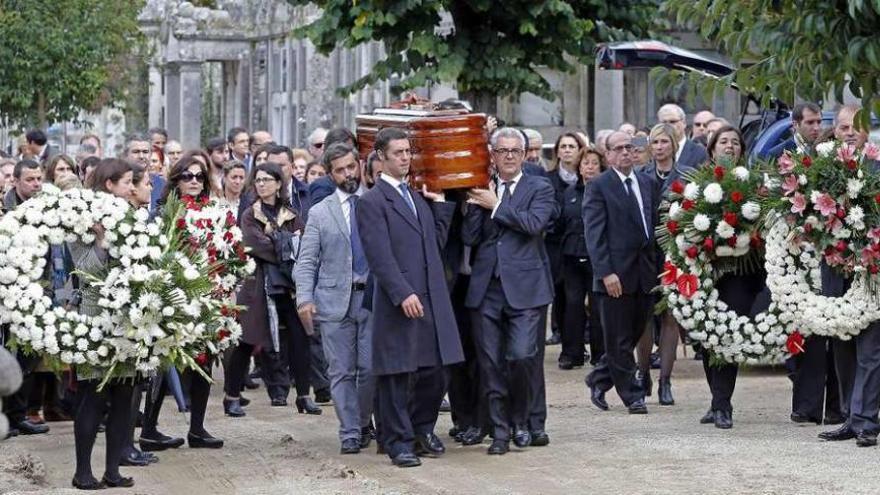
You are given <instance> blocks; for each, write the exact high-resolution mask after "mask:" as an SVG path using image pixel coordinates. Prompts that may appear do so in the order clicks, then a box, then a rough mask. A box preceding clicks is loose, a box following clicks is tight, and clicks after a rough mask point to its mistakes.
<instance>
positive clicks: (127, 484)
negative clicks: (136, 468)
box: [101, 474, 134, 488]
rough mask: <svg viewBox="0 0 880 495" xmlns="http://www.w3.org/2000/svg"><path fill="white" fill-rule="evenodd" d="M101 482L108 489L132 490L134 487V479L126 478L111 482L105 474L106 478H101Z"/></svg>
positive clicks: (122, 477) (121, 477)
mask: <svg viewBox="0 0 880 495" xmlns="http://www.w3.org/2000/svg"><path fill="white" fill-rule="evenodd" d="M101 482H102V483H104V484H105V485H107V487H108V488H131V487H133V486H134V479H132V478H126V477H124V476H120V477H119V478H116V479H115V480H111V479H110V478H108V477H107V475H106V474H105V475H104V477H103V478H101Z"/></svg>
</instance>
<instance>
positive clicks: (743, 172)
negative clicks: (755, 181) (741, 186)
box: [733, 167, 749, 182]
mask: <svg viewBox="0 0 880 495" xmlns="http://www.w3.org/2000/svg"><path fill="white" fill-rule="evenodd" d="M733 175H734V177H736V179H737V180H739V181H742V182H745V181H747V180H749V169H747V168H745V167H736V168H734V169H733Z"/></svg>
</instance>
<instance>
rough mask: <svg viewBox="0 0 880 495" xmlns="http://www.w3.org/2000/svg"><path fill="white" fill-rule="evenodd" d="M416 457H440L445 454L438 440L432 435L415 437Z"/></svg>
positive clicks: (441, 443)
mask: <svg viewBox="0 0 880 495" xmlns="http://www.w3.org/2000/svg"><path fill="white" fill-rule="evenodd" d="M415 444H416V455H417V456H419V457H440V456H441V455H443V454H444V453H445V452H446V447H444V446H443V442H441V441H440V438H439V437H438V436H437V435H435V434H433V433H428V434H427V435H416V439H415Z"/></svg>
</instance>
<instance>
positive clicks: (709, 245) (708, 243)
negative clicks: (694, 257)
mask: <svg viewBox="0 0 880 495" xmlns="http://www.w3.org/2000/svg"><path fill="white" fill-rule="evenodd" d="M703 249H705V250H706V251H711V250H713V249H715V240H714V239H712V238H711V237H707V238H705V239H703Z"/></svg>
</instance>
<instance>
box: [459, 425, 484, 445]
mask: <svg viewBox="0 0 880 495" xmlns="http://www.w3.org/2000/svg"><path fill="white" fill-rule="evenodd" d="M485 439H486V434H485V433H483V429H482V428H478V427H476V426H471V427H468V429H467V431H465V432H464V435H463V436H462V437H461V444H462V445H464V446H469V445H479V444H481V443H483V440H485Z"/></svg>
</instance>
